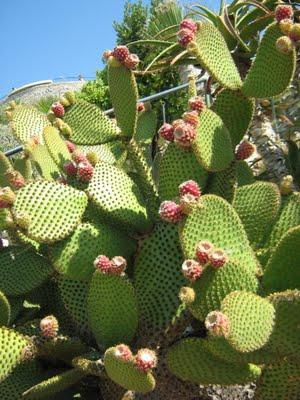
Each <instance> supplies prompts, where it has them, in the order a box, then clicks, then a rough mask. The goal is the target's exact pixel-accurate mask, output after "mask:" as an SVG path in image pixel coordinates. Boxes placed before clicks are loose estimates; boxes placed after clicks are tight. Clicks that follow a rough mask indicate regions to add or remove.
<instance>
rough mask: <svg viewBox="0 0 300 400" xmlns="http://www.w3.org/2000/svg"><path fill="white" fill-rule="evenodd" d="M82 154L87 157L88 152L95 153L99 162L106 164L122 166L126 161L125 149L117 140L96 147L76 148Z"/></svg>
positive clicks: (83, 146)
mask: <svg viewBox="0 0 300 400" xmlns="http://www.w3.org/2000/svg"><path fill="white" fill-rule="evenodd" d="M78 147H79V149H80V150H82V152H83V153H84V154H85V155H87V154H88V153H90V152H93V153H96V154H97V155H98V157H99V160H100V161H103V162H106V163H108V164H117V165H122V164H123V163H124V161H125V159H126V154H127V152H126V148H125V147H124V145H122V143H121V142H120V141H119V140H116V141H113V142H108V143H105V144H98V145H97V144H96V145H92V146H89V145H81V146H78Z"/></svg>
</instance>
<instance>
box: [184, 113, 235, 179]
mask: <svg viewBox="0 0 300 400" xmlns="http://www.w3.org/2000/svg"><path fill="white" fill-rule="evenodd" d="M192 148H193V151H194V153H195V156H196V158H197V160H198V161H199V163H200V164H201V165H202V166H203V167H204V168H205V169H206V170H207V171H211V172H216V171H222V170H223V169H225V168H227V167H228V166H229V164H230V163H231V161H233V158H234V157H233V150H232V144H231V139H230V134H229V132H228V130H227V128H226V127H225V125H224V123H223V122H222V120H221V118H220V117H219V116H218V115H217V114H215V113H214V112H213V111H211V110H209V109H207V110H205V111H203V112H202V113H201V114H200V117H199V127H198V129H197V136H196V139H195V141H194V142H193V144H192Z"/></svg>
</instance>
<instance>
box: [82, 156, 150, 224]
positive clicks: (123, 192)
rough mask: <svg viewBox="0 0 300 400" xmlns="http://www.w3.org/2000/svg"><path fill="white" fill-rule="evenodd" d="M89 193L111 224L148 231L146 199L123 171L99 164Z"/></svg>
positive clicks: (89, 187)
mask: <svg viewBox="0 0 300 400" xmlns="http://www.w3.org/2000/svg"><path fill="white" fill-rule="evenodd" d="M87 193H88V196H89V197H90V199H91V201H92V202H93V203H94V204H95V205H96V206H97V207H98V208H99V209H100V211H101V212H102V214H103V215H105V216H106V218H108V220H109V222H110V223H111V222H116V223H118V224H121V225H123V226H125V227H126V228H127V229H134V230H137V231H143V230H147V229H149V227H150V223H149V221H148V220H147V211H146V208H145V200H144V199H143V197H142V195H141V193H140V191H139V188H138V187H137V185H136V184H135V183H134V182H133V181H132V180H131V179H130V178H129V177H128V176H127V175H126V174H125V172H123V171H122V170H120V169H118V168H116V167H114V166H112V165H109V164H104V163H99V164H97V165H96V167H95V170H94V175H93V178H92V180H91V181H90V183H89V186H88V189H87Z"/></svg>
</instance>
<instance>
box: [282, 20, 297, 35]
mask: <svg viewBox="0 0 300 400" xmlns="http://www.w3.org/2000/svg"><path fill="white" fill-rule="evenodd" d="M293 25H294V24H293V21H291V20H290V19H283V20H282V21H280V22H279V28H280V30H281V32H282V33H283V34H284V35H288V34H289V33H290V31H291V29H292V27H293Z"/></svg>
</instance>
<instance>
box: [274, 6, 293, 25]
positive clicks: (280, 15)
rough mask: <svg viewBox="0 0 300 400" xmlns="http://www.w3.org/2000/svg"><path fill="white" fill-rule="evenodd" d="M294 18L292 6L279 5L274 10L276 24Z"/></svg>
mask: <svg viewBox="0 0 300 400" xmlns="http://www.w3.org/2000/svg"><path fill="white" fill-rule="evenodd" d="M293 17H294V10H293V7H292V6H289V5H287V4H279V5H278V6H277V7H276V8H275V19H276V21H277V22H280V21H282V20H283V19H292V18H293Z"/></svg>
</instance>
